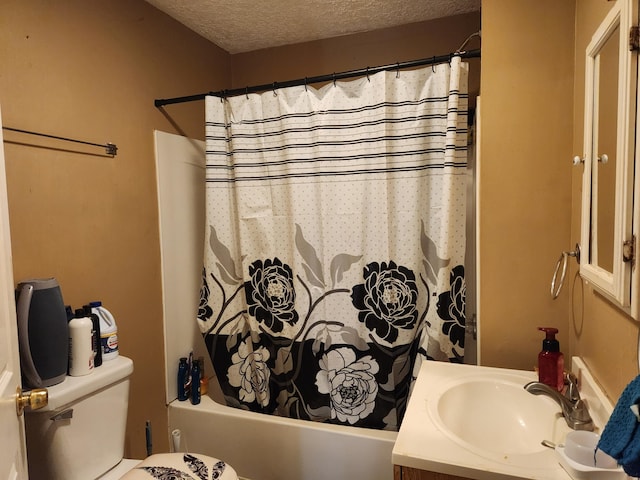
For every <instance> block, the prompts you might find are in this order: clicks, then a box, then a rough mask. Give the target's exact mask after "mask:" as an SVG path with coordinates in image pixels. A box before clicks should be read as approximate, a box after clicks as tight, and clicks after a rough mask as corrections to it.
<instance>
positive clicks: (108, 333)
mask: <svg viewBox="0 0 640 480" xmlns="http://www.w3.org/2000/svg"><path fill="white" fill-rule="evenodd" d="M89 305H90V306H91V312H92V313H94V314H96V315H97V316H98V318H99V319H100V347H101V349H102V360H104V361H107V360H113V359H114V358H116V357H117V356H118V355H119V352H118V327H117V325H116V320H115V319H114V318H113V315H111V312H110V311H109V310H107V309H106V308H104V307H103V306H102V302H91V303H90V304H89Z"/></svg>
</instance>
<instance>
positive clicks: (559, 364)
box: [538, 327, 564, 392]
mask: <svg viewBox="0 0 640 480" xmlns="http://www.w3.org/2000/svg"><path fill="white" fill-rule="evenodd" d="M538 330H541V331H543V332H545V334H546V337H545V339H544V340H543V341H542V351H541V352H540V353H539V354H538V380H539V381H540V382H541V383H544V384H545V385H548V386H550V387H551V388H555V389H556V390H558V391H559V392H561V391H562V389H563V388H564V376H563V373H564V355H563V354H562V352H561V351H560V342H558V340H556V333H558V329H557V328H552V327H539V328H538Z"/></svg>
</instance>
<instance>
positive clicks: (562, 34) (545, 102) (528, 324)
mask: <svg viewBox="0 0 640 480" xmlns="http://www.w3.org/2000/svg"><path fill="white" fill-rule="evenodd" d="M573 19H574V2H572V1H562V2H558V1H556V0H544V1H534V0H531V1H527V2H505V1H500V0H483V2H482V78H481V83H482V90H481V98H482V104H481V109H482V112H481V119H482V120H481V122H482V125H481V128H482V132H481V140H480V148H481V159H480V162H481V167H480V168H481V173H480V179H479V182H480V188H481V193H480V195H481V201H480V244H481V252H480V268H481V274H480V282H479V283H480V286H481V287H480V288H481V291H480V308H481V311H480V315H481V317H480V321H481V325H480V329H481V346H482V350H481V355H482V363H483V364H486V365H493V366H500V367H512V368H523V369H531V368H533V367H534V366H535V365H536V363H537V354H538V352H539V351H540V347H541V339H542V335H541V332H537V331H536V328H537V327H538V326H550V327H557V328H559V329H560V336H559V340H560V346H561V349H562V350H563V352H564V353H565V355H567V356H568V355H570V353H571V352H570V348H569V346H570V344H569V321H568V313H567V312H568V310H569V308H568V302H569V295H568V289H566V288H565V290H564V291H563V292H562V295H560V297H559V298H558V299H556V300H552V298H551V295H550V282H551V276H552V274H553V270H554V267H555V264H556V261H557V259H558V257H559V255H560V253H561V252H562V251H563V250H568V249H571V248H572V244H571V243H569V239H570V226H571V168H572V167H571V132H572V121H573V97H572V95H571V92H572V87H573V35H574V33H573V32H574V28H573V27H574V25H573V22H574V20H573Z"/></svg>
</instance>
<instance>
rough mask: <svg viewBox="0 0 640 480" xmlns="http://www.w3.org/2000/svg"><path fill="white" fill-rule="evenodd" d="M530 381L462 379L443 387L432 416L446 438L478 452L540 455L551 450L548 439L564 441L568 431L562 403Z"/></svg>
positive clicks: (499, 376) (500, 376)
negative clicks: (536, 391)
mask: <svg viewBox="0 0 640 480" xmlns="http://www.w3.org/2000/svg"><path fill="white" fill-rule="evenodd" d="M529 380H530V379H527V378H526V377H522V376H519V375H515V374H508V373H501V372H491V373H488V372H485V373H483V374H480V375H472V376H464V377H458V378H456V379H455V380H453V381H451V382H449V383H447V384H445V385H443V386H442V389H441V391H440V395H439V396H438V397H437V400H436V401H435V402H432V404H431V410H430V414H431V415H432V416H433V419H434V421H435V422H436V424H437V425H438V426H439V427H440V428H441V429H442V431H443V432H444V433H445V434H447V435H449V436H450V437H451V438H452V439H453V440H455V441H457V442H458V443H460V444H462V445H463V446H464V447H466V448H469V449H472V450H475V451H476V452H479V453H486V454H494V455H497V456H501V457H504V456H512V455H530V454H535V453H537V452H540V451H543V450H544V449H545V447H544V446H542V444H541V442H542V440H551V441H558V440H560V439H561V438H564V435H565V434H566V432H567V431H568V429H567V428H566V427H565V426H563V424H564V421H563V420H562V417H561V414H560V408H559V406H558V404H557V403H555V402H554V401H553V400H552V399H550V398H547V397H540V396H536V395H532V394H530V393H529V392H527V391H526V390H525V389H524V388H523V387H524V385H525V384H526V383H527V382H528V381H529ZM558 420H560V421H558ZM492 456H493V455H492Z"/></svg>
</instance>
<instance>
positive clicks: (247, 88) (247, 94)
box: [244, 85, 249, 100]
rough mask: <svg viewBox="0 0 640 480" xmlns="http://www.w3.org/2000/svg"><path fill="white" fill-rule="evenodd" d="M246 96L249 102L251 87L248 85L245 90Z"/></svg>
mask: <svg viewBox="0 0 640 480" xmlns="http://www.w3.org/2000/svg"><path fill="white" fill-rule="evenodd" d="M244 96H245V97H247V100H249V86H248V85H247V86H246V88H245V89H244Z"/></svg>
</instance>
